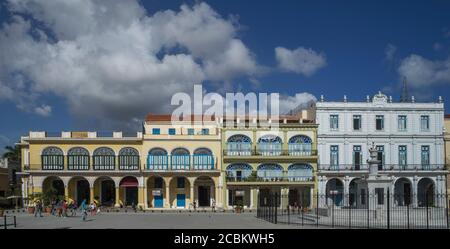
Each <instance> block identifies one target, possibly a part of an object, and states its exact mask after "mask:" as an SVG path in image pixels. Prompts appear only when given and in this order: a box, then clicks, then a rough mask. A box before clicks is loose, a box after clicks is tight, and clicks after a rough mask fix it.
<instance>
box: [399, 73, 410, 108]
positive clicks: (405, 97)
mask: <svg viewBox="0 0 450 249" xmlns="http://www.w3.org/2000/svg"><path fill="white" fill-rule="evenodd" d="M408 101H409V96H408V87H407V85H406V77H403V86H402V94H401V95H400V102H402V103H406V102H408Z"/></svg>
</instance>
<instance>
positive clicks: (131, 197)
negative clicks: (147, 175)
mask: <svg viewBox="0 0 450 249" xmlns="http://www.w3.org/2000/svg"><path fill="white" fill-rule="evenodd" d="M119 186H120V190H119V194H120V196H123V197H124V198H123V200H125V201H124V202H123V204H124V205H125V206H133V205H135V206H136V205H137V204H138V186H139V182H138V180H137V179H136V177H134V176H125V177H124V178H122V180H121V181H120V184H119Z"/></svg>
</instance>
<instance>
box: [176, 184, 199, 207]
mask: <svg viewBox="0 0 450 249" xmlns="http://www.w3.org/2000/svg"><path fill="white" fill-rule="evenodd" d="M190 188H191V184H190V182H189V180H188V179H187V178H186V177H184V176H176V177H172V179H171V180H170V183H169V189H170V207H175V208H186V207H187V206H188V203H187V200H189V199H190V198H191V194H190ZM197 205H198V203H197Z"/></svg>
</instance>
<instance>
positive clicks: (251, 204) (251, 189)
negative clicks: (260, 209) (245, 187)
mask: <svg viewBox="0 0 450 249" xmlns="http://www.w3.org/2000/svg"><path fill="white" fill-rule="evenodd" d="M253 190H254V189H253V188H250V207H249V208H250V209H252V208H253V205H254V203H253V194H254V193H253Z"/></svg>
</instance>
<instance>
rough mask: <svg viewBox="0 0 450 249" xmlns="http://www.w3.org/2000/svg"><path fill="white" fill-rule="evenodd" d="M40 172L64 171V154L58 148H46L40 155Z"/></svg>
mask: <svg viewBox="0 0 450 249" xmlns="http://www.w3.org/2000/svg"><path fill="white" fill-rule="evenodd" d="M41 162H42V170H64V153H63V151H62V150H61V149H60V148H58V147H47V148H45V149H44V150H43V151H42V155H41Z"/></svg>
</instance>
